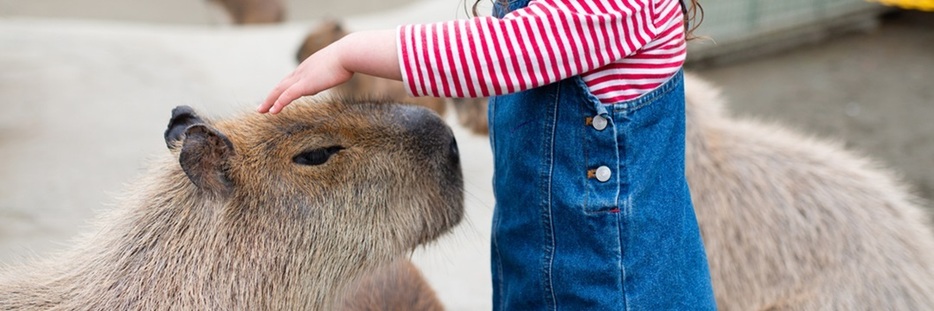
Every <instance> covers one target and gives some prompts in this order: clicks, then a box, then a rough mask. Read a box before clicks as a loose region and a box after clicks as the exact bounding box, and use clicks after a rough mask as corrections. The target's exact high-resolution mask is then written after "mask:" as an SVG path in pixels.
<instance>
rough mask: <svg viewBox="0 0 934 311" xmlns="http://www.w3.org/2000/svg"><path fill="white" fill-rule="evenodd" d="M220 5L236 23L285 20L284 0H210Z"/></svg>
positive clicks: (268, 22)
mask: <svg viewBox="0 0 934 311" xmlns="http://www.w3.org/2000/svg"><path fill="white" fill-rule="evenodd" d="M208 1H210V2H212V3H214V4H216V5H218V6H220V7H221V8H222V9H223V10H224V11H226V12H227V14H229V15H230V19H231V21H232V22H233V23H234V24H240V25H243V24H272V23H281V22H282V21H283V20H285V4H284V3H283V1H282V0H208Z"/></svg>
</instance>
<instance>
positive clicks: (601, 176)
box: [596, 165, 613, 182]
mask: <svg viewBox="0 0 934 311" xmlns="http://www.w3.org/2000/svg"><path fill="white" fill-rule="evenodd" d="M611 175H613V172H612V171H610V168H609V167H606V166H605V165H604V166H601V167H598V168H597V174H596V177H597V180H599V181H600V182H606V181H607V180H610V176H611Z"/></svg>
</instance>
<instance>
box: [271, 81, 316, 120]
mask: <svg viewBox="0 0 934 311" xmlns="http://www.w3.org/2000/svg"><path fill="white" fill-rule="evenodd" d="M305 89H306V87H304V86H303V85H302V83H294V84H292V85H291V86H289V87H288V88H287V89H285V91H282V94H281V95H279V98H278V99H276V101H275V103H274V104H273V105H272V108H270V109H269V113H272V114H277V113H279V112H280V111H282V108H285V106H286V105H288V104H291V103H292V102H293V101H295V100H296V99H298V98H299V97H302V96H303V95H304V94H308V93H309V92H308V90H305Z"/></svg>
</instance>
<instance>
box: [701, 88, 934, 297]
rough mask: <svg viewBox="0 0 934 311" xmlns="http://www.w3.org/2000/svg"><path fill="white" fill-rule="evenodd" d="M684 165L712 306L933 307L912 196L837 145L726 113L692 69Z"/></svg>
mask: <svg viewBox="0 0 934 311" xmlns="http://www.w3.org/2000/svg"><path fill="white" fill-rule="evenodd" d="M685 87H686V98H687V137H686V138H687V139H686V144H687V146H686V147H687V150H686V175H687V178H688V183H689V184H690V187H691V194H692V199H693V201H694V206H695V210H696V214H697V218H698V222H699V224H700V228H701V233H702V235H703V239H704V244H705V247H706V249H707V257H708V261H709V264H710V272H711V278H712V280H713V286H714V293H715V295H716V298H717V304H718V307H719V308H720V309H721V310H934V235H932V234H934V233H932V230H931V227H930V224H929V221H930V215H929V214H928V213H927V212H926V211H925V210H924V209H923V207H922V205H921V201H920V200H919V199H918V198H916V197H914V196H912V195H911V194H910V192H909V191H908V189H906V187H905V186H904V185H903V184H902V183H901V182H900V181H899V180H898V179H897V178H896V176H894V174H893V173H891V172H890V171H889V170H887V169H885V168H883V167H882V166H880V165H879V164H878V163H875V162H873V161H871V160H869V159H867V158H865V157H861V156H857V155H854V154H853V153H851V152H847V151H845V150H844V149H843V148H842V147H841V145H840V144H836V143H833V142H829V141H825V140H819V139H815V138H812V137H807V136H804V135H801V134H798V133H796V132H794V131H792V130H789V129H787V128H785V127H782V126H779V125H775V124H767V123H763V122H757V121H754V120H749V119H741V118H736V117H731V116H729V115H728V114H727V112H725V111H724V109H723V100H722V99H721V98H720V95H719V94H718V91H717V89H716V88H715V87H714V86H712V85H711V84H709V83H707V82H705V81H703V80H701V79H699V78H697V77H694V76H687V80H686V82H685Z"/></svg>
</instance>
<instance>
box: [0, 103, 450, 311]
mask: <svg viewBox="0 0 934 311" xmlns="http://www.w3.org/2000/svg"><path fill="white" fill-rule="evenodd" d="M165 136H166V143H167V145H168V146H169V148H170V152H166V155H165V156H163V157H162V158H161V159H159V160H157V161H156V163H155V165H154V166H153V169H152V170H150V171H149V173H148V174H146V175H145V176H144V178H143V179H142V180H141V181H140V182H137V183H135V184H134V185H133V186H132V187H131V188H130V189H131V191H130V193H129V195H128V196H127V197H126V198H124V199H123V200H122V203H121V204H119V206H118V207H117V208H115V209H113V210H112V211H110V212H109V213H107V214H105V215H103V217H102V218H101V219H100V221H99V226H98V230H96V231H95V232H94V233H92V234H90V235H86V236H84V237H83V238H82V239H80V240H79V241H78V242H77V243H76V245H75V246H74V247H73V249H72V250H71V251H69V252H66V253H62V254H60V255H58V256H53V257H50V258H48V259H45V260H43V261H41V262H37V263H35V264H34V265H31V266H27V267H11V268H9V269H4V270H2V271H0V310H139V309H147V310H148V309H153V310H170V309H175V310H333V309H335V308H336V307H337V306H338V305H340V304H342V303H343V301H345V299H347V297H346V295H345V294H344V293H343V292H342V291H343V290H345V289H347V288H348V286H350V285H351V284H352V283H353V282H355V280H358V279H361V278H362V277H364V276H365V275H366V273H367V272H368V271H372V270H373V269H375V268H379V267H383V266H386V265H387V264H389V263H390V262H392V261H394V260H396V259H397V258H400V257H404V256H405V255H406V254H408V253H409V252H410V251H411V250H412V249H413V248H414V247H416V246H417V245H419V244H421V243H424V242H427V241H430V240H432V239H434V238H436V237H438V236H439V235H441V234H443V233H444V232H446V231H447V230H449V229H450V228H451V227H453V226H454V225H455V224H457V223H458V222H459V221H460V219H461V217H462V214H463V194H462V191H463V181H462V176H461V171H460V164H459V158H458V151H457V147H456V143H455V142H454V138H453V135H452V134H451V131H450V129H449V128H448V127H447V126H446V125H444V123H443V121H442V120H441V119H440V118H438V117H437V116H436V115H435V114H433V113H431V112H429V111H428V110H426V109H423V108H418V107H412V106H403V105H395V104H371V103H356V104H351V103H340V102H329V101H321V102H314V103H303V104H293V105H292V106H290V107H289V109H286V110H285V111H284V112H283V113H281V114H279V115H276V116H268V115H260V114H256V113H248V114H245V115H243V116H241V117H238V118H232V119H227V120H223V121H217V122H210V121H207V120H205V119H203V118H201V117H200V116H197V115H196V114H195V113H194V112H193V111H192V110H191V109H190V108H184V107H179V108H177V109H176V110H175V111H173V116H172V120H171V121H170V124H169V127H168V129H167V130H166V133H165Z"/></svg>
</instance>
